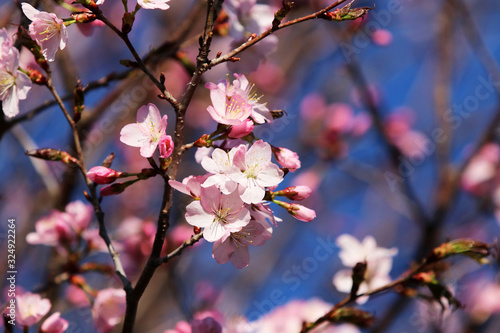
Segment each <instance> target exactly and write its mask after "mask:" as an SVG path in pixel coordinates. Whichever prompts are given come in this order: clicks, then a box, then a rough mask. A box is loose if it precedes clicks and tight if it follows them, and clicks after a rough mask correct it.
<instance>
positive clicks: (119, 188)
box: [99, 179, 139, 197]
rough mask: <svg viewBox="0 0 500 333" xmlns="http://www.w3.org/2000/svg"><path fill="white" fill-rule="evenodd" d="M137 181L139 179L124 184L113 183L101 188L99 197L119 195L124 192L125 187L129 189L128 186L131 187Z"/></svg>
mask: <svg viewBox="0 0 500 333" xmlns="http://www.w3.org/2000/svg"><path fill="white" fill-rule="evenodd" d="M137 181H139V179H135V180H130V181H128V182H125V183H114V184H111V185H107V186H104V187H103V188H101V192H100V193H99V194H100V195H101V197H106V196H109V195H115V194H120V193H122V192H123V191H125V189H126V188H127V187H129V186H130V185H132V184H133V183H135V182H137Z"/></svg>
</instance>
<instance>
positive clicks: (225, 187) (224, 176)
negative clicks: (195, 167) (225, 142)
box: [201, 145, 245, 194]
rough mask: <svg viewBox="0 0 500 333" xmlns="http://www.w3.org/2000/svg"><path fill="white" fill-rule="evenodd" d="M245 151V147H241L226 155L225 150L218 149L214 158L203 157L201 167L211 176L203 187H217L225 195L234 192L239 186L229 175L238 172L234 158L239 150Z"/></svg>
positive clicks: (213, 155)
mask: <svg viewBox="0 0 500 333" xmlns="http://www.w3.org/2000/svg"><path fill="white" fill-rule="evenodd" d="M244 149H245V146H243V145H241V146H238V147H235V148H233V149H231V150H230V151H229V152H228V153H226V152H225V151H224V150H222V149H219V148H216V149H215V150H214V151H213V153H212V157H208V156H205V157H203V159H202V160H201V166H202V167H203V168H204V169H205V170H206V171H207V172H209V173H211V175H209V176H208V177H207V180H206V181H205V182H204V183H203V184H202V185H201V186H202V187H211V186H214V185H215V186H217V188H218V189H220V190H221V191H222V193H224V194H229V193H231V192H234V191H235V190H236V188H237V187H238V184H237V183H236V182H234V181H233V180H232V179H231V178H230V177H229V174H231V173H236V172H238V168H237V167H235V166H234V165H233V158H234V155H235V154H236V153H237V152H238V151H239V150H244Z"/></svg>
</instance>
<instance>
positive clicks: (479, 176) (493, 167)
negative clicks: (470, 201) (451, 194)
mask: <svg viewBox="0 0 500 333" xmlns="http://www.w3.org/2000/svg"><path fill="white" fill-rule="evenodd" d="M499 161H500V146H498V145H497V144H496V143H488V144H486V145H484V146H483V147H482V148H481V149H480V150H479V152H478V153H477V154H476V155H475V156H474V157H472V159H471V161H470V163H469V164H468V165H467V168H466V169H465V170H464V172H463V174H462V187H463V188H464V189H465V190H466V191H468V192H471V193H473V194H475V195H484V194H486V193H487V192H488V190H489V189H490V188H491V186H489V185H488V183H487V182H488V181H491V180H493V179H495V177H496V175H497V173H498V172H497V168H498V167H497V166H498V162H499Z"/></svg>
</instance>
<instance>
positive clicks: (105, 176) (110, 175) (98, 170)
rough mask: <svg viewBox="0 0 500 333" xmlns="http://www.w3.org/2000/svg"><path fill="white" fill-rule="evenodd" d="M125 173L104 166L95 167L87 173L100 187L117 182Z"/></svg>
mask: <svg viewBox="0 0 500 333" xmlns="http://www.w3.org/2000/svg"><path fill="white" fill-rule="evenodd" d="M122 173H123V172H120V171H116V170H113V169H111V168H106V167H103V166H95V167H92V168H90V170H89V171H88V172H87V177H89V179H90V180H91V181H93V182H94V183H96V184H98V185H104V184H109V183H112V182H114V181H115V180H117V179H118V178H119V177H120V176H121V175H122Z"/></svg>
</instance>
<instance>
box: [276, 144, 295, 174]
mask: <svg viewBox="0 0 500 333" xmlns="http://www.w3.org/2000/svg"><path fill="white" fill-rule="evenodd" d="M273 153H274V157H276V160H277V161H278V163H279V165H281V166H282V167H284V168H287V169H288V170H290V171H291V172H295V170H297V169H299V168H300V166H301V164H300V160H299V155H297V153H296V152H293V151H291V150H290V149H288V148H282V147H278V148H275V147H273Z"/></svg>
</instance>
